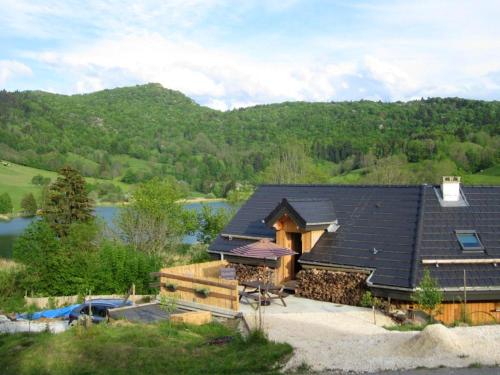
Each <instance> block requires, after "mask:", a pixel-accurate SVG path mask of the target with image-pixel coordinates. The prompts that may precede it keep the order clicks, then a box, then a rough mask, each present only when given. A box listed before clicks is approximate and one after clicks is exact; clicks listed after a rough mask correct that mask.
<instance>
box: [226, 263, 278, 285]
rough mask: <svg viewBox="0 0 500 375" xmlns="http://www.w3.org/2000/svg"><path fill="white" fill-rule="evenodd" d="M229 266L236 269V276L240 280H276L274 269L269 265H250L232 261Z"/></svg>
mask: <svg viewBox="0 0 500 375" xmlns="http://www.w3.org/2000/svg"><path fill="white" fill-rule="evenodd" d="M228 267H232V268H235V269H236V278H237V279H238V281H239V282H242V281H254V280H260V281H264V282H272V281H273V280H274V269H272V268H269V267H264V266H249V265H246V264H239V263H230V264H229V265H228Z"/></svg>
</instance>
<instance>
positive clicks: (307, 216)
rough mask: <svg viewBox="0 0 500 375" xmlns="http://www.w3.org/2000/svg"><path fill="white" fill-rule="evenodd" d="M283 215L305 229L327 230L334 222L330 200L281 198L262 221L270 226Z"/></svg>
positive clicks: (333, 212) (334, 216)
mask: <svg viewBox="0 0 500 375" xmlns="http://www.w3.org/2000/svg"><path fill="white" fill-rule="evenodd" d="M284 213H287V214H289V215H290V216H291V217H292V219H293V220H294V221H295V222H296V224H298V225H299V226H300V227H301V228H305V229H310V228H313V227H323V228H327V227H328V225H329V224H331V223H333V222H334V221H335V220H336V215H335V209H334V208H333V202H332V201H331V199H314V198H303V199H287V198H283V200H282V201H281V202H280V203H279V204H278V205H277V206H276V208H275V209H274V210H272V211H271V213H270V214H269V215H268V216H267V217H266V218H265V220H264V221H265V222H266V224H267V225H270V226H272V225H273V224H274V223H275V222H276V220H278V219H279V218H281V217H282V216H283V214H284ZM318 229H319V228H318Z"/></svg>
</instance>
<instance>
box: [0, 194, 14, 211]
mask: <svg viewBox="0 0 500 375" xmlns="http://www.w3.org/2000/svg"><path fill="white" fill-rule="evenodd" d="M13 209H14V207H13V206H12V199H11V198H10V195H9V193H3V194H2V195H0V214H10V213H12V210H13Z"/></svg>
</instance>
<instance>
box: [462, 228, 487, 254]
mask: <svg viewBox="0 0 500 375" xmlns="http://www.w3.org/2000/svg"><path fill="white" fill-rule="evenodd" d="M455 234H456V235H457V240H458V242H459V243H460V246H461V247H462V250H464V251H473V250H484V246H483V244H482V243H481V240H480V239H479V236H478V235H477V233H476V231H475V230H457V231H455Z"/></svg>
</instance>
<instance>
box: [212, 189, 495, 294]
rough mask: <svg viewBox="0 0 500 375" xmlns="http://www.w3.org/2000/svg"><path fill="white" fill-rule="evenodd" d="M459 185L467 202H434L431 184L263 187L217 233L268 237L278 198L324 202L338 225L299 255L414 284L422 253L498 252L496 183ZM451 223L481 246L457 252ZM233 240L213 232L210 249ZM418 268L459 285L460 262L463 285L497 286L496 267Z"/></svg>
mask: <svg viewBox="0 0 500 375" xmlns="http://www.w3.org/2000/svg"><path fill="white" fill-rule="evenodd" d="M462 190H463V193H464V195H465V197H466V199H467V201H468V203H469V206H467V207H441V205H440V204H439V200H438V197H437V196H436V193H435V188H434V186H430V185H422V186H345V185H344V186H343V185H336V186H327V185H264V186H261V187H259V188H258V189H257V191H256V192H255V194H254V195H253V196H252V197H251V198H250V200H249V201H248V202H247V203H246V204H245V205H244V206H243V207H242V208H241V209H240V210H239V211H238V213H237V214H236V216H235V217H234V219H233V220H232V221H231V223H229V225H228V226H227V227H226V228H225V229H224V230H223V233H228V234H234V235H244V236H256V237H272V238H274V235H275V233H274V230H273V229H271V228H269V227H267V226H266V225H265V224H264V223H263V219H264V218H266V216H267V215H269V213H270V212H271V211H272V210H273V209H274V208H275V207H276V206H277V205H278V204H279V203H280V202H281V201H282V199H283V198H286V199H287V200H288V201H289V202H293V201H294V200H295V201H300V202H304V201H305V200H306V199H312V200H323V201H324V200H329V201H330V202H332V206H333V207H334V208H335V209H334V213H335V217H336V218H337V219H338V223H339V225H340V228H339V229H338V230H337V231H336V232H335V233H328V232H325V233H324V234H323V236H322V237H321V238H320V239H319V241H318V242H317V243H316V245H315V246H314V248H313V249H312V250H311V252H309V253H306V254H303V255H302V256H301V261H302V262H308V263H324V264H332V265H341V266H348V267H361V268H366V269H373V270H375V272H374V274H373V276H372V278H371V281H372V282H373V283H374V284H377V285H384V286H394V287H403V288H413V287H415V286H416V285H417V284H418V282H419V280H420V277H421V275H422V273H423V270H424V266H423V265H422V259H446V258H448V259H457V258H467V259H469V258H471V257H482V258H484V257H491V258H493V257H496V258H500V187H463V188H462ZM299 210H300V208H299ZM302 210H304V208H302ZM306 211H307V209H306ZM457 229H458V230H460V229H463V230H469V229H471V230H476V231H477V233H478V234H479V236H480V239H481V241H482V243H483V245H484V247H485V252H484V253H483V254H478V255H474V254H472V255H471V254H470V253H467V254H465V253H463V252H462V250H461V248H460V245H459V243H458V241H457V239H456V237H455V234H454V231H455V230H457ZM234 241H240V242H241V241H242V240H235V239H233V240H232V241H228V240H225V239H222V238H220V237H219V238H218V239H217V240H216V241H214V243H212V245H211V246H210V249H211V250H214V251H222V252H227V251H229V250H230V249H231V248H234V247H236V246H235V244H236V243H235V242H234ZM247 243H248V241H247ZM239 246H241V245H239ZM425 267H429V269H430V270H431V274H432V275H433V276H435V277H437V278H438V281H439V283H440V285H441V286H443V287H458V286H461V285H463V269H464V268H465V269H466V270H467V275H468V276H467V285H468V286H471V287H473V286H492V285H496V286H500V265H499V268H495V267H494V266H493V265H465V266H464V265H441V266H439V267H436V266H427V265H426V266H425ZM469 273H470V274H469Z"/></svg>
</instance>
